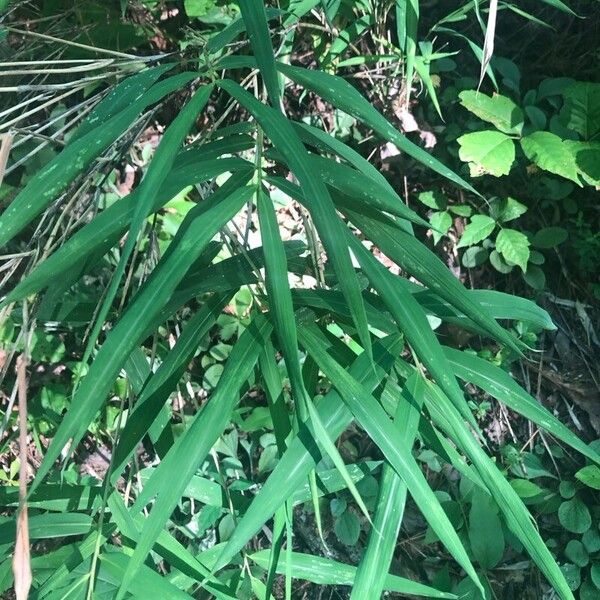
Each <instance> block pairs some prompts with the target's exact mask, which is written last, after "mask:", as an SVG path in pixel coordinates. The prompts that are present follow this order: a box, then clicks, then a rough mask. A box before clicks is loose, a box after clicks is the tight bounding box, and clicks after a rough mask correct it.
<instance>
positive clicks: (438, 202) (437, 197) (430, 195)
mask: <svg viewBox="0 0 600 600" xmlns="http://www.w3.org/2000/svg"><path fill="white" fill-rule="evenodd" d="M417 198H418V200H419V202H421V203H422V204H424V205H425V206H429V208H433V209H434V210H446V206H448V200H447V198H446V196H444V194H442V192H440V191H438V190H430V191H428V192H421V193H420V194H419V195H418V196H417Z"/></svg>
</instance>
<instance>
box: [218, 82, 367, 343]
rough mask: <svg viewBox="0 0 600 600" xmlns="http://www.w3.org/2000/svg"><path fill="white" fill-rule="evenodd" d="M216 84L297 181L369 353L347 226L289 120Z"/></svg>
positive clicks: (228, 85)
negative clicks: (250, 120) (263, 135)
mask: <svg viewBox="0 0 600 600" xmlns="http://www.w3.org/2000/svg"><path fill="white" fill-rule="evenodd" d="M219 85H220V87H222V88H223V89H224V90H225V91H226V92H227V93H228V94H230V95H231V96H232V97H234V98H235V99H236V100H238V102H240V104H241V105H242V106H244V107H245V108H246V109H247V110H248V111H250V113H252V115H253V116H254V117H255V118H256V120H257V121H258V122H259V123H260V125H261V127H262V128H263V130H264V131H265V133H266V135H267V136H269V138H270V139H271V141H272V142H273V144H274V146H275V148H276V149H277V150H279V151H280V152H281V153H282V154H283V155H284V157H285V160H286V162H287V163H288V165H289V166H290V168H291V170H292V172H293V173H294V175H295V176H296V177H297V178H298V181H299V182H300V185H301V186H302V188H303V190H304V191H305V202H306V204H307V208H308V209H309V211H310V212H311V214H312V217H313V219H314V221H315V225H316V227H317V229H318V231H319V235H320V236H321V239H322V241H323V244H324V246H325V249H326V250H327V255H328V257H329V260H330V261H331V263H332V264H333V267H334V270H335V272H336V275H337V278H338V281H339V284H340V287H341V289H342V291H343V293H344V296H345V297H346V300H347V302H348V305H349V306H350V310H351V311H352V317H353V319H354V322H355V324H356V329H357V330H358V334H359V336H360V339H361V342H362V344H363V346H364V347H365V349H366V350H367V352H368V353H370V348H371V338H370V335H369V327H368V323H367V318H366V315H365V308H364V305H363V301H362V296H361V293H360V285H359V283H358V279H357V277H356V273H355V272H354V268H353V267H352V262H351V261H350V254H349V252H348V248H347V246H346V245H345V244H344V242H343V240H344V237H343V236H344V233H345V229H346V226H345V225H344V223H343V222H342V221H341V220H340V218H339V217H338V215H337V213H336V212H335V207H334V205H333V202H332V200H331V197H330V195H329V192H328V191H327V188H326V187H325V185H324V184H323V182H322V181H321V180H320V179H319V178H318V177H315V176H314V173H313V171H312V168H311V165H310V161H309V160H308V156H309V155H308V153H307V152H306V149H305V148H304V145H303V144H302V142H301V141H300V140H299V139H298V136H297V135H296V133H295V131H294V128H293V127H292V125H291V124H290V122H289V121H288V119H286V118H285V117H284V116H283V115H282V114H281V113H278V112H277V111H276V110H274V109H272V108H270V107H268V106H266V105H264V104H262V103H261V102H259V101H258V100H257V99H256V98H255V97H254V96H252V95H251V94H249V93H248V92H246V90H244V89H243V88H242V87H241V86H239V85H238V84H237V83H235V82H233V81H228V80H225V81H221V82H220V83H219Z"/></svg>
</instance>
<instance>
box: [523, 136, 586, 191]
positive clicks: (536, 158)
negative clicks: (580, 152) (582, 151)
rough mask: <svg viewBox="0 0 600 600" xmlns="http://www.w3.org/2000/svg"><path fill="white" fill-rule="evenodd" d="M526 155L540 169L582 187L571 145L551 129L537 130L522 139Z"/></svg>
mask: <svg viewBox="0 0 600 600" xmlns="http://www.w3.org/2000/svg"><path fill="white" fill-rule="evenodd" d="M521 147H522V148H523V152H524V153H525V156H527V158H528V159H529V160H531V161H532V162H534V163H535V164H536V165H537V166H538V167H539V168H540V169H543V170H544V171H549V172H550V173H554V174H555V175H560V176H561V177H565V178H566V179H570V180H571V181H573V182H575V183H576V184H577V185H578V186H580V187H581V182H580V181H579V177H578V176H577V174H578V172H579V169H578V167H577V163H576V162H575V157H574V156H573V154H572V152H571V151H570V149H569V147H568V146H567V145H566V144H565V142H564V140H562V139H561V138H560V137H558V136H557V135H555V134H553V133H550V132H549V131H536V132H535V133H532V134H530V135H528V136H526V137H524V138H522V139H521Z"/></svg>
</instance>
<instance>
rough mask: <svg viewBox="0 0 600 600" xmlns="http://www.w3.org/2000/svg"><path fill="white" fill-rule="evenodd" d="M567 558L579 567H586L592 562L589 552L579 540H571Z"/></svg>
mask: <svg viewBox="0 0 600 600" xmlns="http://www.w3.org/2000/svg"><path fill="white" fill-rule="evenodd" d="M565 556H566V557H567V558H568V559H569V560H570V561H571V562H572V563H574V564H576V565H577V566H578V567H585V566H587V564H588V563H589V562H590V557H589V554H588V551H587V550H586V549H585V546H584V545H583V544H582V543H581V542H580V541H579V540H569V543H568V544H567V547H566V548H565Z"/></svg>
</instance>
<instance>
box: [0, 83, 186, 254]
mask: <svg viewBox="0 0 600 600" xmlns="http://www.w3.org/2000/svg"><path fill="white" fill-rule="evenodd" d="M196 76H197V75H191V74H189V73H183V74H182V75H175V76H173V77H170V78H169V79H166V80H165V81H163V82H162V83H161V84H157V85H154V86H153V87H151V88H150V89H149V90H148V91H147V92H146V93H145V94H144V95H143V96H142V97H141V98H140V99H139V100H138V101H137V102H135V103H134V104H132V105H131V106H129V107H128V108H126V109H125V110H123V111H121V112H120V113H119V114H117V115H115V116H114V117H113V118H112V119H110V120H109V121H107V122H106V123H104V125H103V126H102V127H100V128H97V129H93V130H92V131H90V132H89V133H87V134H86V135H84V136H82V137H81V138H80V139H78V140H75V141H74V142H73V143H72V144H69V145H68V146H67V147H66V148H65V149H64V150H63V151H62V152H61V153H60V154H59V155H58V156H57V157H56V158H55V159H54V160H52V161H50V163H48V164H47V165H46V166H45V167H44V168H43V169H41V170H40V171H38V172H37V173H36V174H35V175H34V176H33V177H32V178H31V179H30V180H29V182H28V184H27V185H26V186H25V188H24V189H23V190H22V191H21V192H19V194H18V195H17V196H16V198H15V199H14V200H13V201H12V202H11V203H10V204H9V205H8V207H7V209H6V210H5V211H4V212H3V213H2V215H0V248H1V247H2V246H4V245H5V244H7V243H8V242H9V241H10V240H11V239H12V238H13V237H14V236H15V235H17V234H18V233H19V232H20V231H22V230H23V229H24V228H25V227H26V226H27V225H28V224H29V223H30V222H31V221H32V220H33V219H35V217H37V216H38V215H39V214H40V213H41V212H43V211H44V209H46V208H47V207H48V206H49V205H50V203H51V202H52V201H53V200H54V199H55V198H57V196H58V195H59V194H60V193H61V192H62V191H64V190H65V189H66V187H67V186H68V185H69V184H70V183H71V182H72V181H73V180H74V179H75V178H76V177H77V176H78V175H81V174H82V172H83V170H84V169H85V168H86V167H87V166H88V165H89V164H90V163H91V162H92V160H94V159H95V158H96V157H97V156H99V155H100V153H101V152H103V151H104V150H105V149H106V148H107V147H108V146H110V144H112V143H113V142H114V141H115V140H117V139H118V138H119V137H120V136H121V135H123V133H124V132H125V131H126V130H127V128H128V127H129V126H130V125H131V123H132V121H133V120H134V119H135V118H136V116H137V115H138V114H139V113H140V112H142V111H143V110H144V109H145V108H146V107H147V106H150V105H151V104H154V103H155V102H158V101H159V100H161V99H162V98H163V97H164V96H166V95H168V94H170V93H171V92H174V91H175V90H177V89H179V88H180V87H181V86H182V85H183V84H184V83H187V82H189V81H191V80H192V79H194V78H195V77H196Z"/></svg>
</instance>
